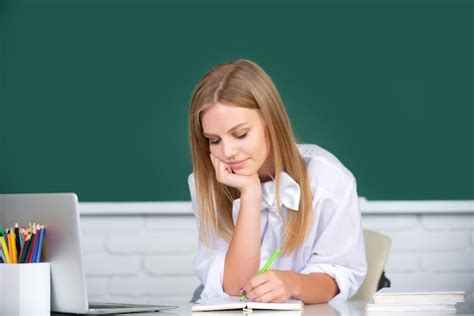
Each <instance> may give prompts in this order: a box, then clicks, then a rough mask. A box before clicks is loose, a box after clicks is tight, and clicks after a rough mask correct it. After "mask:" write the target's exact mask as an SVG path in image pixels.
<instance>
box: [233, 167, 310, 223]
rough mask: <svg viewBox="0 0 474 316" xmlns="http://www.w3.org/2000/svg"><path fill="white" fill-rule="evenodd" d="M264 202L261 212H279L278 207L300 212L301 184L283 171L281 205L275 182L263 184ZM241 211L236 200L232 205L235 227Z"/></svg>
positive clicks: (238, 200) (281, 175)
mask: <svg viewBox="0 0 474 316" xmlns="http://www.w3.org/2000/svg"><path fill="white" fill-rule="evenodd" d="M261 186H262V202H261V205H260V210H264V209H268V210H269V211H275V212H276V211H278V206H280V207H281V206H282V205H284V206H285V207H286V208H287V209H290V210H293V211H298V210H299V206H300V198H301V190H300V186H299V184H298V183H297V182H296V181H295V180H294V179H293V178H292V177H290V175H289V174H287V173H286V172H284V171H282V172H281V174H280V203H278V204H279V205H278V204H277V203H276V201H275V200H276V191H275V187H276V183H275V180H270V181H267V182H263V183H262V184H261ZM239 210H240V199H235V200H234V202H233V203H232V219H233V221H234V225H235V224H236V222H237V215H238V214H239Z"/></svg>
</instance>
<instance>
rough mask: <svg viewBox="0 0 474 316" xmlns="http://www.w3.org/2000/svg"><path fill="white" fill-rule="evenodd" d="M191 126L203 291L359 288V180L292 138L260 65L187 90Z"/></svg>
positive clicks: (340, 292) (282, 293)
mask: <svg viewBox="0 0 474 316" xmlns="http://www.w3.org/2000/svg"><path fill="white" fill-rule="evenodd" d="M189 132H190V142H191V151H192V161H193V171H194V172H193V174H191V175H190V176H189V179H188V183H189V188H190V192H191V200H192V203H193V209H194V213H195V215H196V217H197V220H198V228H199V245H198V253H197V257H196V259H195V261H194V271H195V272H196V274H197V275H198V277H199V279H200V280H201V282H202V284H203V285H204V290H203V292H202V294H201V298H208V297H218V296H227V295H231V296H238V295H241V294H242V293H246V295H247V298H248V299H249V300H254V301H258V302H283V301H286V300H287V299H289V298H298V299H301V300H302V301H303V302H304V303H306V304H314V303H323V302H328V301H329V300H331V299H341V300H345V299H348V298H350V297H351V296H352V295H354V294H355V292H356V291H357V289H358V288H359V286H360V285H361V283H362V281H363V280H364V277H365V273H366V270H367V263H366V257H365V246H364V239H363V235H362V228H361V217H360V210H359V204H358V196H357V190H356V181H355V179H354V177H353V175H352V174H351V172H350V171H349V170H347V169H346V168H345V167H344V166H343V165H342V164H341V162H340V161H339V160H337V158H336V157H334V156H333V155H332V154H331V153H329V152H328V151H326V150H324V149H322V148H321V147H318V146H316V145H297V144H296V143H295V139H294V136H293V132H292V130H291V126H290V122H289V119H288V115H287V113H286V111H285V108H284V106H283V103H282V101H281V98H280V96H279V93H278V91H277V89H276V87H275V85H274V84H273V82H272V80H271V79H270V77H269V76H268V75H267V74H266V73H265V72H264V70H263V69H262V68H260V67H259V66H258V65H256V64H255V63H253V62H251V61H249V60H238V61H234V62H229V63H226V64H222V65H219V66H216V67H214V68H213V69H211V70H210V71H209V72H208V73H207V74H206V75H205V76H204V77H203V78H202V80H201V81H200V82H199V84H198V85H197V87H196V89H195V91H194V93H193V95H192V99H191V104H190V108H189ZM276 248H280V249H281V250H282V255H280V256H279V257H278V258H277V260H276V261H275V262H274V263H273V264H272V266H271V268H270V270H268V271H267V272H265V273H262V274H259V273H258V271H259V268H260V267H262V266H263V264H264V263H265V262H266V261H267V260H268V258H269V257H270V256H271V254H272V253H273V251H274V250H275V249H276Z"/></svg>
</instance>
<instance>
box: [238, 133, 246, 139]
mask: <svg viewBox="0 0 474 316" xmlns="http://www.w3.org/2000/svg"><path fill="white" fill-rule="evenodd" d="M247 134H248V132H245V133H243V134H240V135H238V136H235V137H237V138H238V139H242V138H245V137H246V136H247Z"/></svg>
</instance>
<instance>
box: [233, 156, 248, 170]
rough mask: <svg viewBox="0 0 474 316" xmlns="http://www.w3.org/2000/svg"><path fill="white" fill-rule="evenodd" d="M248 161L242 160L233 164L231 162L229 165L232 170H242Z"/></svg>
mask: <svg viewBox="0 0 474 316" xmlns="http://www.w3.org/2000/svg"><path fill="white" fill-rule="evenodd" d="M247 160H248V158H247V159H242V160H237V161H233V162H229V163H228V165H229V167H231V168H232V169H240V168H242V167H243V166H244V165H245V162H246V161H247Z"/></svg>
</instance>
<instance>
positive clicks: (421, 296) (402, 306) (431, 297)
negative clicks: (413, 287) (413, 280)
mask: <svg viewBox="0 0 474 316" xmlns="http://www.w3.org/2000/svg"><path fill="white" fill-rule="evenodd" d="M464 296H465V293H464V291H406V292H401V291H397V290H394V289H391V288H383V289H381V290H380V291H378V292H376V293H375V294H374V297H373V301H371V302H369V303H367V304H366V306H365V310H366V312H368V313H371V314H372V313H381V312H414V313H421V312H422V313H424V312H443V313H456V304H457V303H461V302H464Z"/></svg>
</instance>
